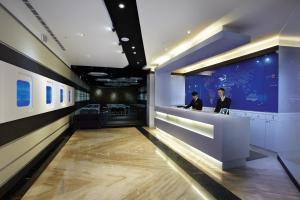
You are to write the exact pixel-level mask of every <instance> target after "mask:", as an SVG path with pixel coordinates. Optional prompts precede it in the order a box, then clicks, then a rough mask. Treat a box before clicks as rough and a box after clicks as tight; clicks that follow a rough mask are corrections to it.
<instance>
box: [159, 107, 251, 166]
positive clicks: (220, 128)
mask: <svg viewBox="0 0 300 200" xmlns="http://www.w3.org/2000/svg"><path fill="white" fill-rule="evenodd" d="M155 111H156V113H155V114H156V115H155V125H156V127H157V128H159V129H161V130H163V131H165V132H167V133H168V134H171V135H172V136H174V137H176V138H177V139H179V140H181V141H182V142H184V143H186V144H188V145H190V146H192V147H194V148H196V149H198V150H200V151H201V152H203V153H205V154H206V155H208V156H210V157H213V158H214V159H216V160H218V161H220V162H221V163H222V168H223V169H229V168H234V167H240V166H243V165H245V163H246V158H247V157H248V156H249V134H250V119H249V118H246V117H236V116H230V115H222V114H216V113H209V112H203V111H194V110H185V109H180V108H175V107H162V106H158V107H155Z"/></svg>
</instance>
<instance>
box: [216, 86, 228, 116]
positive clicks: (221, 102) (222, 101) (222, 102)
mask: <svg viewBox="0 0 300 200" xmlns="http://www.w3.org/2000/svg"><path fill="white" fill-rule="evenodd" d="M224 94H225V89H224V88H219V89H218V96H219V99H218V101H217V105H216V108H215V112H216V113H219V112H220V111H221V109H222V108H227V109H229V108H230V104H231V99H230V98H228V97H225V95H224Z"/></svg>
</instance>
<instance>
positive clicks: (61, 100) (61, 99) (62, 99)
mask: <svg viewBox="0 0 300 200" xmlns="http://www.w3.org/2000/svg"><path fill="white" fill-rule="evenodd" d="M59 91H60V103H62V102H64V90H63V89H60V90H59Z"/></svg>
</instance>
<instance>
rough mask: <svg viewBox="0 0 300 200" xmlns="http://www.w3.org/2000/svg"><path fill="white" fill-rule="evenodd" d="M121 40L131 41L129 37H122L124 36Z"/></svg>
mask: <svg viewBox="0 0 300 200" xmlns="http://www.w3.org/2000/svg"><path fill="white" fill-rule="evenodd" d="M121 41H122V42H128V41H129V38H128V37H122V38H121Z"/></svg>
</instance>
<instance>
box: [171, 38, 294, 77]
mask: <svg viewBox="0 0 300 200" xmlns="http://www.w3.org/2000/svg"><path fill="white" fill-rule="evenodd" d="M278 45H279V46H291V45H292V46H294V47H295V46H297V47H300V37H286V36H278V35H275V36H272V37H269V38H266V39H263V40H259V41H256V42H253V43H250V44H246V45H243V46H241V47H237V48H235V49H233V50H230V51H227V52H224V53H221V54H219V55H216V56H213V57H210V58H208V59H205V60H202V61H200V62H197V63H195V64H192V65H188V66H186V67H183V68H181V69H178V70H176V71H175V72H176V73H182V74H184V73H188V72H191V71H194V70H197V69H201V68H205V67H209V66H212V65H215V64H218V63H222V62H225V61H228V60H231V59H235V58H238V57H242V56H245V55H248V54H251V53H255V52H258V51H261V50H264V49H268V48H271V47H274V46H278Z"/></svg>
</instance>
